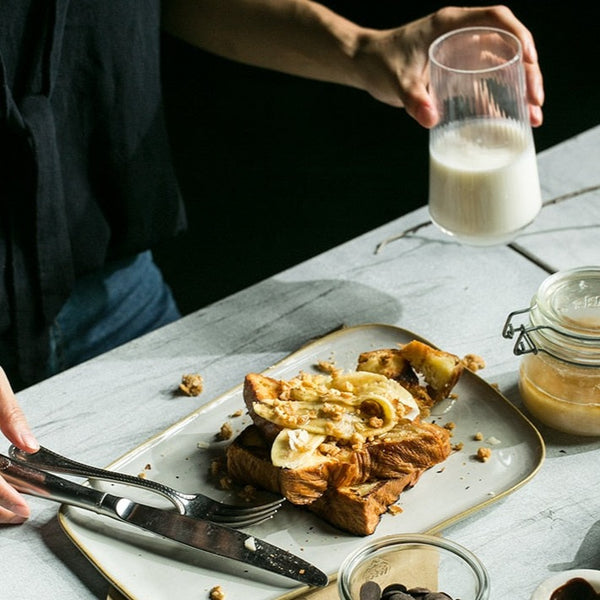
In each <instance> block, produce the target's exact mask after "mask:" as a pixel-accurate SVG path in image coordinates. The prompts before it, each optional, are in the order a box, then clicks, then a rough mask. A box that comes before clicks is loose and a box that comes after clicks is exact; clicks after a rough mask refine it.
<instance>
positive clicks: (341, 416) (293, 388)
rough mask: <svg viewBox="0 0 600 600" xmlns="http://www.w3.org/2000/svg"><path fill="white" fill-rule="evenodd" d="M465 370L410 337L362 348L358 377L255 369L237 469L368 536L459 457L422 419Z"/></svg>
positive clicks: (230, 458) (236, 444)
mask: <svg viewBox="0 0 600 600" xmlns="http://www.w3.org/2000/svg"><path fill="white" fill-rule="evenodd" d="M461 371H462V364H461V363H460V360H458V358H457V357H455V356H454V355H451V354H448V353H445V352H441V351H439V350H436V349H434V348H430V347H429V346H427V345H425V344H422V343H421V342H411V343H410V344H406V345H405V346H403V347H401V348H400V349H384V350H376V351H372V352H366V353H363V354H361V355H360V357H359V359H358V365H357V370H356V371H351V372H349V373H342V372H341V371H340V372H338V371H335V372H333V373H330V374H328V375H323V374H319V375H309V374H306V373H301V374H300V375H299V376H298V377H296V378H293V379H291V380H287V381H286V380H277V379H273V378H271V377H266V376H264V375H259V374H256V373H250V374H248V375H247V376H246V378H245V381H244V400H245V402H246V406H247V408H248V411H249V413H250V415H251V417H252V420H253V423H254V424H253V425H252V426H250V427H248V428H247V429H246V430H244V431H243V432H242V433H241V434H240V435H239V436H238V438H237V439H235V440H234V441H233V443H232V444H231V445H230V447H229V448H228V451H227V466H228V471H229V474H230V476H231V477H232V478H233V479H235V480H238V481H240V482H244V483H250V484H253V485H255V486H257V487H262V488H265V489H267V490H270V491H273V492H277V493H281V494H282V495H284V496H285V497H286V498H288V500H289V501H290V502H291V503H293V504H297V505H302V506H305V507H307V508H309V509H310V510H311V511H313V512H315V513H316V514H318V515H320V516H321V517H323V518H324V519H325V520H327V521H328V522H330V523H331V524H333V525H335V526H336V527H339V528H341V529H344V530H346V531H350V532H352V533H355V534H357V535H368V534H369V533H372V532H373V531H374V530H375V527H376V526H377V523H378V522H379V519H380V517H381V515H382V514H383V513H384V512H385V511H386V510H387V508H388V507H389V506H390V505H391V504H393V503H394V502H396V501H397V500H398V497H399V495H400V493H401V492H402V491H403V490H404V489H406V488H407V487H410V486H413V485H414V484H415V483H416V482H417V480H418V479H419V477H420V476H421V474H422V473H423V472H424V471H425V470H427V469H429V468H430V467H432V466H434V465H436V464H439V463H440V462H442V461H444V460H445V459H446V458H447V457H448V455H449V454H450V451H451V446H450V433H449V432H448V431H447V430H446V429H444V428H442V427H440V426H438V425H436V424H432V423H428V422H426V421H423V420H422V417H423V416H424V415H427V414H428V413H429V410H430V408H431V406H432V405H433V404H434V403H435V402H437V401H439V400H440V399H442V398H444V397H446V396H447V395H448V394H449V393H450V390H451V389H452V386H453V385H454V384H455V383H456V381H457V380H458V377H459V376H460V373H461Z"/></svg>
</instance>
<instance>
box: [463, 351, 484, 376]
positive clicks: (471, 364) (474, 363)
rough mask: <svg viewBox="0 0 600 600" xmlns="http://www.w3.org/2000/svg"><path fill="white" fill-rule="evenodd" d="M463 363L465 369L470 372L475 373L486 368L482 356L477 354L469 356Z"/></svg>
mask: <svg viewBox="0 0 600 600" xmlns="http://www.w3.org/2000/svg"><path fill="white" fill-rule="evenodd" d="M461 362H462V364H463V366H464V367H465V369H469V371H473V372H474V373H475V372H476V371H479V370H481V369H484V368H485V361H484V360H483V358H481V356H477V354H467V355H466V356H465V357H464V358H463V359H462V360H461Z"/></svg>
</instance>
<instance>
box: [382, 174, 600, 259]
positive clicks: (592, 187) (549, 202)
mask: <svg viewBox="0 0 600 600" xmlns="http://www.w3.org/2000/svg"><path fill="white" fill-rule="evenodd" d="M597 190H600V184H596V185H590V186H588V187H584V188H581V189H579V190H576V191H574V192H567V193H566V194H561V195H560V196H555V197H554V198H550V200H546V202H544V203H543V204H542V208H545V207H546V206H550V205H552V204H558V203H559V202H562V201H563V200H569V199H570V198H575V197H577V196H582V195H583V194H587V193H588V192H595V191H597ZM432 224H433V223H432V222H431V221H424V222H423V223H419V224H418V225H414V226H413V227H409V228H408V229H405V230H404V231H402V232H401V233H398V234H396V235H393V236H392V237H389V238H386V239H385V240H383V241H382V242H379V244H377V246H375V254H379V253H380V252H381V251H382V250H383V249H384V248H385V247H386V246H387V245H388V244H390V243H392V242H396V241H398V240H401V239H402V238H404V237H406V236H408V235H411V234H412V233H416V232H417V231H419V230H420V229H423V228H424V227H428V226H429V225H432ZM519 251H521V249H519Z"/></svg>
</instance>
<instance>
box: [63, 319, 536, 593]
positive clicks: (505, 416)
mask: <svg viewBox="0 0 600 600" xmlns="http://www.w3.org/2000/svg"><path fill="white" fill-rule="evenodd" d="M412 339H420V340H422V341H425V342H427V340H424V339H423V338H421V337H420V336H418V335H415V334H413V333H411V332H409V331H406V330H404V329H400V328H397V327H394V326H390V325H379V324H369V325H362V326H357V327H351V328H347V329H342V330H340V331H337V332H335V333H332V334H329V335H327V336H326V337H324V338H321V339H318V340H317V341H314V342H312V343H310V344H308V345H307V346H305V347H303V348H301V349H300V350H298V351H297V352H295V353H293V354H291V355H290V356H288V357H287V358H285V359H284V360H283V361H281V362H280V363H278V364H276V365H274V366H273V367H271V368H270V369H268V370H267V371H266V373H267V374H269V375H271V376H275V377H279V378H282V379H287V378H291V377H293V376H295V375H297V374H298V373H299V372H300V371H301V370H304V371H307V372H311V371H313V370H314V365H315V364H316V363H317V362H318V361H320V360H325V361H331V362H333V363H335V365H336V366H337V367H339V368H343V369H354V368H355V367H356V360H357V357H358V355H359V354H360V353H361V352H365V351H368V350H374V349H378V348H393V347H397V345H398V344H403V343H406V342H409V341H411V340H412ZM455 391H456V393H457V400H456V401H453V402H448V403H447V404H446V405H445V406H440V407H439V409H438V410H437V411H436V414H435V415H432V417H430V419H429V420H435V421H436V422H437V423H438V424H440V425H444V424H445V423H447V422H449V421H452V422H453V423H455V429H454V431H453V443H455V444H457V443H459V442H462V443H463V444H464V447H463V448H462V450H460V451H455V452H453V453H452V455H451V456H450V457H449V458H448V459H447V460H446V461H445V462H444V463H443V464H442V465H439V466H438V467H434V468H433V469H430V470H429V471H428V472H426V473H425V474H424V475H423V476H422V477H421V479H420V480H419V482H418V483H417V485H416V486H415V487H414V488H413V489H411V490H408V491H406V492H405V493H403V494H402V496H401V497H400V500H399V502H398V504H399V506H400V507H401V508H402V512H401V513H399V514H396V515H391V514H386V515H384V516H383V517H382V520H381V523H380V524H379V527H378V528H377V531H376V532H375V533H374V534H373V536H376V537H379V536H383V535H388V534H391V533H401V532H404V533H414V532H432V533H433V532H439V531H440V530H441V529H443V528H444V527H446V526H448V525H449V524H450V523H453V522H455V521H457V520H459V519H461V518H463V517H465V516H466V515H468V514H471V513H473V512H474V511H476V510H478V509H480V508H482V507H483V506H486V505H488V504H489V503H491V502H493V501H495V500H498V499H499V498H501V497H503V496H505V495H507V494H509V493H511V492H513V491H514V490H515V489H517V488H518V487H520V486H521V485H523V484H524V483H526V482H527V481H528V480H529V479H531V478H532V477H533V476H534V475H535V473H536V472H537V470H538V469H539V467H540V466H541V463H542V462H543V459H544V454H545V450H544V444H543V441H542V438H541V436H540V435H539V433H538V432H537V430H536V429H535V428H534V427H533V425H532V424H531V423H530V422H529V421H528V420H527V419H526V418H525V417H524V416H523V415H522V414H521V413H520V412H519V411H518V410H517V409H516V408H515V407H514V406H513V405H512V404H511V403H510V402H509V401H508V400H507V399H506V398H504V396H502V395H501V394H500V393H499V392H498V391H497V390H496V389H495V388H493V387H492V386H490V385H489V384H488V383H486V382H485V381H484V380H483V379H481V378H480V377H478V376H477V375H475V374H473V373H471V372H470V371H465V372H464V374H463V376H462V377H461V379H460V381H459V383H458V385H457V386H456V388H455ZM243 408H244V402H243V398H242V386H241V384H240V385H239V386H238V387H236V388H234V389H233V390H231V391H230V392H228V393H226V394H224V395H223V396H221V397H219V398H217V399H216V400H214V401H212V402H210V403H209V404H207V405H205V406H203V407H202V408H201V409H199V410H198V411H196V412H194V413H192V414H191V415H189V416H188V417H187V418H185V419H183V420H182V421H180V422H178V423H176V424H174V425H173V426H172V427H170V428H169V429H167V430H166V431H164V432H163V433H162V434H161V435H159V436H157V437H155V438H153V439H151V440H148V441H147V442H145V443H144V444H142V445H141V446H139V447H137V448H135V449H134V450H132V451H131V452H129V453H128V454H127V455H125V456H124V457H122V458H121V459H120V460H119V461H117V462H116V463H114V464H112V465H111V466H110V468H111V469H113V470H117V471H122V472H124V473H129V474H133V475H137V474H138V473H140V472H142V471H144V470H145V468H146V466H147V465H150V466H151V470H150V471H147V473H148V476H149V477H152V478H153V479H156V480H158V481H161V482H163V483H166V484H167V485H171V486H173V487H176V488H178V489H182V490H183V491H188V492H193V491H198V490H201V491H204V492H206V493H207V494H209V495H212V496H213V497H217V498H221V499H225V500H227V497H226V496H225V492H221V491H219V490H218V489H216V487H215V484H214V483H213V482H211V481H210V478H209V475H208V473H209V467H210V463H211V461H212V460H213V458H214V457H216V456H222V455H223V453H224V450H225V447H226V445H227V443H228V442H218V441H216V440H215V434H216V433H217V432H218V431H219V429H220V427H221V425H222V424H223V423H224V422H226V421H229V422H230V423H231V424H232V425H233V427H234V431H235V433H238V432H240V431H241V430H242V429H243V428H245V427H246V426H247V425H248V424H249V423H250V420H249V417H248V415H247V414H246V411H245V410H244V411H242V412H243V415H242V416H238V417H232V416H231V415H233V414H234V413H235V412H236V411H238V410H240V409H243ZM477 432H481V433H482V434H483V437H484V439H483V441H476V440H475V439H474V436H475V434H476V433H477ZM482 445H485V446H488V447H491V448H492V455H491V458H490V460H488V461H487V462H481V461H479V460H477V459H476V458H475V453H476V452H477V449H478V447H479V446H482ZM199 446H200V447H199ZM205 446H206V447H205ZM102 485H103V488H105V489H107V490H109V491H113V492H114V493H118V492H119V491H122V489H120V488H115V487H113V486H112V485H111V484H102ZM128 495H129V496H130V497H132V496H135V497H136V498H137V499H140V500H144V501H146V502H148V501H149V498H148V494H147V493H146V494H145V495H144V496H143V497H140V495H139V492H137V491H136V492H134V491H133V490H129V491H128ZM154 503H156V502H154ZM59 517H60V522H61V525H62V526H63V528H64V530H65V532H66V533H67V535H68V536H69V537H70V538H71V539H72V541H73V542H74V543H75V544H76V545H77V546H78V547H79V548H80V550H81V551H82V552H83V553H84V554H85V555H86V556H87V557H88V559H89V560H90V561H91V562H92V563H93V564H94V565H95V566H96V567H97V568H98V569H99V570H100V572H101V573H103V575H104V576H105V577H106V578H107V579H108V580H109V581H110V582H111V583H112V584H113V585H114V586H115V587H116V588H117V589H119V590H120V591H121V592H122V593H123V594H124V595H125V596H126V597H128V598H130V599H131V600H162V599H167V598H172V597H174V596H177V597H178V598H207V597H208V591H209V590H210V589H211V588H212V587H213V586H215V585H221V586H222V587H223V589H224V591H225V594H226V597H227V598H237V599H244V600H259V599H260V600H274V599H276V598H281V597H283V596H285V597H293V596H296V593H297V592H298V591H299V588H298V587H297V585H296V584H295V583H294V582H293V581H291V580H287V579H284V578H282V577H278V576H275V575H270V574H267V573H265V572H262V571H258V570H255V569H252V568H250V567H247V566H246V565H243V564H241V563H236V562H233V561H229V560H226V559H222V558H217V557H214V556H212V555H210V554H206V553H204V552H201V551H197V550H193V549H190V548H187V547H183V546H181V545H179V544H176V543H174V542H170V541H167V540H164V539H162V538H157V537H156V536H152V535H150V534H147V533H145V532H142V531H139V530H136V529H134V528H131V527H129V526H126V525H121V524H119V523H117V522H116V521H113V520H111V519H108V518H106V517H101V516H98V515H96V514H94V513H90V512H88V511H85V510H81V509H77V508H73V507H62V508H61V511H60V515H59ZM247 531H249V532H251V533H252V535H255V536H256V537H259V538H262V539H265V540H267V541H269V542H270V543H272V544H275V545H277V546H279V547H281V548H285V549H286V550H288V551H290V552H292V553H294V554H297V555H299V556H301V557H303V558H305V559H306V560H308V561H310V562H311V563H313V564H315V565H316V566H317V567H319V568H320V569H321V570H323V571H325V572H326V573H328V574H331V575H334V574H335V573H336V571H337V569H338V567H339V565H340V563H341V562H342V560H343V559H344V557H345V556H346V555H347V554H348V553H349V552H350V551H351V550H353V549H354V548H356V547H357V546H359V545H362V544H364V543H365V541H366V540H365V538H361V537H356V536H352V535H349V534H347V533H345V532H342V531H339V530H337V529H334V528H333V527H331V526H329V525H328V524H326V523H324V522H323V521H322V520H320V519H319V518H317V517H316V516H315V515H313V514H311V513H310V512H308V511H306V510H303V509H300V508H297V507H294V506H291V505H288V506H285V507H284V508H282V509H281V510H280V511H279V512H278V513H277V515H276V516H275V517H274V518H273V519H271V520H270V521H268V522H266V523H263V524H260V525H256V526H254V527H252V528H249V529H248V530H247Z"/></svg>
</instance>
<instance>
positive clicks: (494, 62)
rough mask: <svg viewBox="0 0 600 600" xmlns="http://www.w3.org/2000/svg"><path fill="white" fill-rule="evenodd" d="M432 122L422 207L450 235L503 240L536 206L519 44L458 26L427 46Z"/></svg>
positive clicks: (478, 241)
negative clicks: (426, 195) (425, 201)
mask: <svg viewBox="0 0 600 600" xmlns="http://www.w3.org/2000/svg"><path fill="white" fill-rule="evenodd" d="M429 58H430V65H431V66H430V69H431V83H430V88H431V95H432V97H433V99H434V101H435V103H436V106H437V109H438V112H439V114H440V121H439V122H438V124H437V125H436V126H435V127H434V128H432V129H431V131H430V139H429V155H430V174H429V213H430V215H431V219H432V221H433V222H434V223H435V224H436V225H437V226H438V227H439V228H440V229H441V230H442V231H444V232H446V233H448V234H450V235H452V236H454V237H455V238H456V239H457V240H459V241H461V242H464V243H467V244H475V245H492V244H504V243H508V242H510V241H512V240H513V239H514V238H515V237H516V236H517V235H518V234H519V232H520V231H521V230H522V229H523V228H525V227H526V226H527V225H529V224H530V223H531V222H532V221H533V220H534V219H535V217H536V215H537V214H538V212H539V211H540V208H541V204H542V203H541V194H540V185H539V177H538V172H537V162H536V155H535V148H534V143H533V134H532V131H531V125H530V123H529V111H528V106H527V97H526V85H525V73H524V68H523V61H522V51H521V44H520V42H519V40H518V39H517V38H516V37H515V36H513V35H512V34H510V33H508V32H505V31H502V30H500V29H494V28H490V27H469V28H466V29H458V30H455V31H452V32H450V33H447V34H445V35H444V36H442V37H440V38H438V39H437V40H436V41H434V42H433V44H432V45H431V47H430V49H429Z"/></svg>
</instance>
